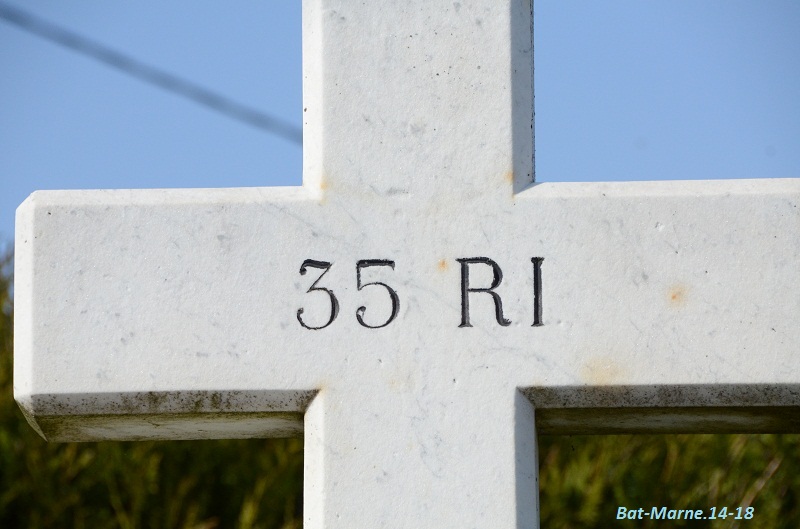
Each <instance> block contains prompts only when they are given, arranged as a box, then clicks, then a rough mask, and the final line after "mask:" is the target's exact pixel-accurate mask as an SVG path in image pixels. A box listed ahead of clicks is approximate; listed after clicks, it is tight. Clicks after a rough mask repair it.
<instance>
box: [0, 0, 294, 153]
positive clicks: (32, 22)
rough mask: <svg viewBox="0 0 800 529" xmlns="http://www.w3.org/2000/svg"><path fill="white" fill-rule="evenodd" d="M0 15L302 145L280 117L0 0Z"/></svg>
mask: <svg viewBox="0 0 800 529" xmlns="http://www.w3.org/2000/svg"><path fill="white" fill-rule="evenodd" d="M0 18H1V19H3V20H5V21H6V22H9V23H11V24H14V25H15V26H17V27H19V28H20V29H23V30H25V31H27V32H29V33H32V34H34V35H36V36H38V37H41V38H44V39H47V40H49V41H50V42H54V43H55V44H58V45H59V46H63V47H65V48H69V49H71V50H72V51H75V52H78V53H80V54H82V55H85V56H87V57H91V58H92V59H95V60H96V61H99V62H102V63H103V64H105V65H107V66H111V67H112V68H115V69H117V70H120V71H122V72H124V73H126V74H128V75H131V76H133V77H136V78H137V79H139V80H141V81H145V82H147V83H150V84H152V85H155V86H157V87H159V88H162V89H164V90H167V91H169V92H172V93H174V94H178V95H180V96H183V97H186V98H188V99H191V100H192V101H194V102H195V103H198V104H200V105H203V106H205V107H208V108H211V109H213V110H216V111H217V112H220V113H222V114H225V115H226V116H228V117H230V118H233V119H236V120H238V121H242V122H244V123H247V124H248V125H251V126H253V127H257V128H259V129H262V130H264V131H267V132H269V133H270V134H275V135H277V136H280V137H281V138H284V139H286V140H289V141H291V142H294V143H297V144H300V145H302V144H303V131H302V129H301V128H299V127H296V126H295V125H292V124H291V123H288V122H286V121H284V120H282V119H280V118H276V117H273V116H270V115H268V114H265V113H264V112H261V111H260V110H257V109H255V108H252V107H249V106H246V105H243V104H241V103H237V102H235V101H232V100H231V99H228V98H227V97H225V96H223V95H221V94H219V93H217V92H214V91H212V90H209V89H207V88H204V87H202V86H200V85H198V84H196V83H193V82H191V81H187V80H186V79H181V78H180V77H177V76H175V75H173V74H171V73H168V72H165V71H164V70H160V69H158V68H155V67H153V66H150V65H148V64H145V63H143V62H140V61H138V60H136V59H133V58H131V57H129V56H127V55H125V54H123V53H120V52H118V51H116V50H113V49H111V48H109V47H107V46H105V45H103V44H100V43H98V42H95V41H92V40H90V39H88V38H86V37H84V36H82V35H79V34H77V33H74V32H72V31H70V30H67V29H64V28H62V27H59V26H56V25H54V24H51V23H49V22H46V21H44V20H42V19H40V18H39V17H37V16H35V15H31V14H30V13H27V12H25V11H23V10H21V9H19V8H16V7H12V6H9V5H7V4H4V3H0Z"/></svg>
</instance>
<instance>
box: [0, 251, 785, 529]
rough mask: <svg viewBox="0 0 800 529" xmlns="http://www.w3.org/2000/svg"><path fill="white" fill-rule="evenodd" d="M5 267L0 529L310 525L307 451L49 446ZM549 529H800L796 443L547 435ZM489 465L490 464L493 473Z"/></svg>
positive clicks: (277, 444)
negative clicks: (31, 397) (694, 513)
mask: <svg viewBox="0 0 800 529" xmlns="http://www.w3.org/2000/svg"><path fill="white" fill-rule="evenodd" d="M12 320H13V306H12V255H11V252H10V251H6V252H4V253H3V254H2V257H0V528H17V527H25V528H62V527H75V528H84V527H85V528H92V529H97V528H112V527H120V528H126V529H127V528H139V527H143V528H193V529H213V528H228V527H233V528H276V529H277V528H281V529H292V528H298V527H301V526H302V480H303V478H302V473H303V459H302V455H303V454H302V451H303V443H302V439H268V440H260V439H259V440H246V441H239V440H228V441H183V442H116V443H115V442H102V443H74V444H71V443H64V444H53V443H46V442H45V441H43V440H42V439H41V438H40V437H39V436H38V435H37V434H36V433H35V432H34V431H33V429H32V428H31V427H30V426H28V424H27V423H26V421H25V419H24V418H23V416H22V413H21V412H20V411H19V409H18V408H17V406H16V404H15V403H14V399H13V395H12V380H11V374H12V342H13V335H12V332H13V327H12ZM539 455H540V472H541V476H540V484H541V493H540V498H541V518H542V527H543V528H544V529H589V528H627V529H630V528H634V527H636V528H655V527H702V528H713V529H718V528H720V529H721V528H750V529H754V528H761V527H770V528H777V529H780V528H786V529H790V528H791V529H796V528H797V527H800V505H798V493H800V457H798V456H799V455H800V436H797V435H652V436H650V435H636V436H633V435H630V436H622V435H619V436H559V437H554V436H543V437H541V438H540V439H539ZM489 464H491V463H489ZM619 506H624V507H629V508H639V507H642V508H644V509H645V510H648V511H649V509H650V508H651V507H654V506H655V507H662V506H665V507H667V508H668V509H671V508H675V509H704V510H705V511H706V512H708V511H709V509H710V508H711V507H716V508H717V509H718V510H719V509H720V508H722V507H727V508H728V511H729V512H730V511H733V510H735V509H736V508H737V507H743V511H744V508H746V507H753V508H754V509H755V510H754V516H753V519H751V520H744V519H743V520H735V519H733V517H728V518H727V519H726V520H722V519H717V520H713V521H712V520H705V521H682V520H681V521H678V520H670V521H663V520H660V521H653V520H647V519H645V520H641V521H640V520H636V521H631V520H616V519H615V517H616V513H617V508H618V507H619Z"/></svg>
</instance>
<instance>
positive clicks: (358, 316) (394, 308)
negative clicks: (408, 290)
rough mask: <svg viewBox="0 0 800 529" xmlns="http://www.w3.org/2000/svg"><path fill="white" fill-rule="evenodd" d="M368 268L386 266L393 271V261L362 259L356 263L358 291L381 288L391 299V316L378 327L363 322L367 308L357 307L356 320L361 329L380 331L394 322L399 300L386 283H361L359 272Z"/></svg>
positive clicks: (398, 308)
mask: <svg viewBox="0 0 800 529" xmlns="http://www.w3.org/2000/svg"><path fill="white" fill-rule="evenodd" d="M370 266H388V267H390V268H391V269H392V270H394V261H388V260H386V259H362V260H361V261H359V262H357V263H356V287H358V290H361V289H362V288H364V287H368V286H370V285H376V286H381V287H383V288H385V289H386V291H387V292H388V293H389V297H390V298H391V299H392V315H391V316H389V319H388V320H386V321H385V322H383V323H381V324H380V325H370V324H369V323H367V322H365V321H364V313H365V312H366V311H367V307H365V306H363V305H362V306H360V307H358V310H356V319H358V323H360V324H361V325H362V326H363V327H367V328H368V329H380V328H381V327H386V326H387V325H389V324H390V323H392V321H394V319H395V318H396V317H397V312H398V311H399V310H400V299H399V298H398V297H397V292H395V291H394V289H393V288H392V287H390V286H389V285H387V284H386V283H382V282H380V281H371V282H369V283H362V282H361V270H362V269H363V268H368V267H370Z"/></svg>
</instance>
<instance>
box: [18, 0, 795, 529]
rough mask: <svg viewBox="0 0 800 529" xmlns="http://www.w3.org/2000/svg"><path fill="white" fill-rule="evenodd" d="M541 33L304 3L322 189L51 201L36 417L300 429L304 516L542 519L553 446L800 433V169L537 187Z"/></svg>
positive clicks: (370, 520) (35, 368)
mask: <svg viewBox="0 0 800 529" xmlns="http://www.w3.org/2000/svg"><path fill="white" fill-rule="evenodd" d="M531 22H532V10H531V3H530V1H529V0H528V1H526V0H463V1H460V2H451V1H446V2H445V1H438V0H437V1H431V0H403V1H398V0H386V1H380V2H378V1H375V2H355V1H345V0H306V1H305V2H304V4H303V56H304V75H305V82H304V109H303V111H304V119H305V123H304V135H305V145H304V154H303V155H304V167H303V186H302V187H299V188H255V189H219V190H138V191H122V190H118V191H52V192H51V191H45V192H36V193H34V194H33V195H31V197H30V198H28V199H27V200H26V201H25V203H23V204H22V205H21V206H20V208H19V210H18V212H17V232H16V272H15V273H16V283H15V303H16V308H15V314H16V323H15V325H16V327H15V343H14V348H15V373H14V391H15V396H16V399H17V401H18V402H19V404H20V406H21V407H22V409H23V410H24V412H25V414H26V417H27V418H28V420H29V422H30V423H31V425H32V426H33V427H34V428H36V429H37V431H39V433H40V434H41V435H42V436H43V437H45V438H46V439H48V440H54V441H70V440H96V439H201V438H238V437H259V436H282V435H294V434H297V435H300V434H302V435H304V437H305V476H304V482H305V484H304V487H305V490H304V495H305V505H304V512H305V514H304V516H305V525H304V527H306V528H311V529H313V528H322V527H325V528H348V529H350V528H366V527H405V528H415V529H416V528H419V527H431V528H434V527H435V528H445V527H452V528H465V527H492V528H509V529H510V528H530V527H537V526H538V499H537V498H538V492H537V479H538V469H537V453H536V435H537V432H538V433H543V432H544V433H571V432H592V433H604V432H673V431H682V432H724V431H742V432H769V431H785V430H794V431H797V430H798V429H799V427H800V362H798V356H797V354H798V349H797V344H798V343H800V325H798V320H800V273H798V270H799V268H798V263H799V262H800V209H799V208H798V206H799V205H800V181H799V180H791V179H786V180H758V181H708V182H652V183H609V184H584V183H575V184H534V183H533V81H532V77H533V75H532V69H533V64H532V25H531ZM575 155H576V156H580V153H575ZM676 176H678V177H679V176H680V175H676Z"/></svg>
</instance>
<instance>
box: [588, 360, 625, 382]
mask: <svg viewBox="0 0 800 529" xmlns="http://www.w3.org/2000/svg"><path fill="white" fill-rule="evenodd" d="M624 376H625V369H624V367H622V366H621V365H619V364H618V363H617V362H615V361H614V360H612V359H611V358H610V357H608V356H597V357H594V358H590V359H589V360H588V361H587V362H586V363H585V364H584V365H583V367H582V368H581V379H582V380H583V381H584V382H585V383H586V384H589V385H591V386H607V385H610V384H614V383H617V382H619V381H620V380H621V379H622V378H623V377H624Z"/></svg>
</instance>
